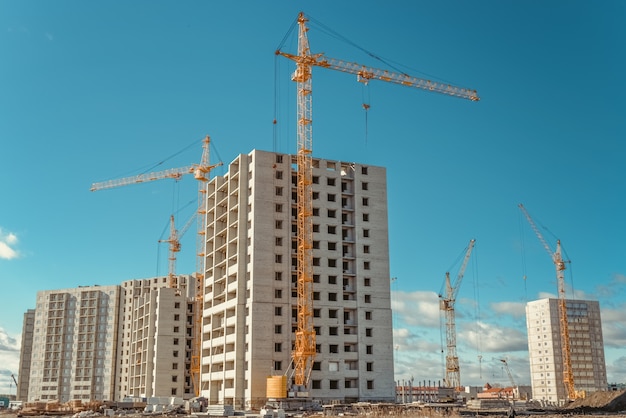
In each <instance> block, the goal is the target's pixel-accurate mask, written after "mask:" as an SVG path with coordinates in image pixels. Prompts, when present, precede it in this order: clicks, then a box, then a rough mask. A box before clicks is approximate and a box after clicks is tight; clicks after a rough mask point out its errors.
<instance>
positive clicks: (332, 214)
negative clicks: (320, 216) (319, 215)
mask: <svg viewBox="0 0 626 418" xmlns="http://www.w3.org/2000/svg"><path fill="white" fill-rule="evenodd" d="M327 213H328V217H329V218H336V217H337V211H336V210H331V209H328V212H327Z"/></svg>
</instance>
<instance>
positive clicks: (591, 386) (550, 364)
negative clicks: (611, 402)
mask: <svg viewBox="0 0 626 418" xmlns="http://www.w3.org/2000/svg"><path fill="white" fill-rule="evenodd" d="M566 306H567V324H568V330H569V337H570V348H571V350H570V352H571V365H572V371H573V376H574V383H575V388H576V390H578V391H581V390H582V391H585V392H587V393H590V392H595V391H603V390H607V387H608V385H607V377H606V363H605V357H604V342H603V339H602V321H601V318H600V304H599V303H598V302H597V301H589V300H567V301H566ZM526 326H527V329H528V352H529V356H530V377H531V385H532V393H533V398H534V399H537V400H541V401H544V402H547V403H551V404H555V405H559V404H563V403H564V402H565V401H566V400H567V391H566V387H565V385H564V379H563V354H562V344H561V325H560V320H559V300H558V299H541V300H536V301H532V302H528V304H527V305H526Z"/></svg>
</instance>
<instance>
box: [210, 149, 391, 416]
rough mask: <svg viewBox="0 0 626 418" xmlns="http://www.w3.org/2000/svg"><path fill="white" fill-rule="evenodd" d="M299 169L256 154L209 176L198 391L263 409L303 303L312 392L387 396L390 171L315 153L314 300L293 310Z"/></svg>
mask: <svg viewBox="0 0 626 418" xmlns="http://www.w3.org/2000/svg"><path fill="white" fill-rule="evenodd" d="M294 166H295V158H294V157H292V156H291V155H287V154H277V153H272V152H263V151H257V150H255V151H252V152H251V153H249V154H247V155H243V154H242V155H239V156H238V157H237V158H236V159H235V160H234V161H233V162H231V163H230V165H229V166H228V172H227V174H225V175H223V176H216V177H215V178H213V179H212V180H211V181H210V182H209V183H208V192H207V199H208V204H207V227H206V253H207V257H206V263H205V267H206V271H205V287H204V313H203V323H202V332H203V336H202V341H203V346H202V358H201V367H202V370H201V395H202V396H204V397H206V398H207V399H208V402H209V404H226V405H233V406H234V407H235V408H241V409H248V408H255V407H260V406H263V403H264V402H265V401H266V398H267V396H266V394H267V385H268V376H285V377H286V381H287V382H290V381H291V376H292V375H293V373H294V367H293V364H292V354H293V350H294V344H295V341H294V339H295V331H296V330H297V316H298V309H311V310H312V316H313V321H312V327H313V330H311V331H314V335H315V353H314V356H313V358H312V359H311V360H312V361H311V370H310V376H308V377H309V379H308V382H309V385H308V388H307V391H308V396H309V397H311V398H313V399H318V400H321V401H322V402H326V401H331V400H336V401H341V402H350V401H393V400H394V398H395V388H394V369H393V342H392V338H393V337H392V315H391V305H390V277H389V244H388V226H387V184H386V170H385V169H384V168H381V167H374V166H366V165H361V164H354V163H346V162H340V161H330V160H323V159H317V158H315V159H313V162H312V172H313V176H312V214H311V215H312V220H313V221H312V242H311V243H310V245H311V247H312V252H313V258H312V260H313V266H314V271H313V277H312V282H313V283H312V295H311V296H312V301H311V305H312V306H305V307H299V306H298V297H297V296H298V294H297V292H298V289H297V284H298V277H297V274H296V269H297V242H298V241H297V229H298V228H297V216H296V215H297V213H298V211H297V209H296V205H297V198H296V196H297V193H296V178H297V176H296V170H295V168H294ZM288 392H289V390H288Z"/></svg>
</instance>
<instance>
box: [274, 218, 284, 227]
mask: <svg viewBox="0 0 626 418" xmlns="http://www.w3.org/2000/svg"><path fill="white" fill-rule="evenodd" d="M274 228H275V229H283V221H280V220H276V222H275V223H274Z"/></svg>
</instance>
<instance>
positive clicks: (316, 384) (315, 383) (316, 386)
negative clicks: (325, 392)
mask: <svg viewBox="0 0 626 418" xmlns="http://www.w3.org/2000/svg"><path fill="white" fill-rule="evenodd" d="M321 388H322V381H321V380H313V381H312V382H311V389H321Z"/></svg>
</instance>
